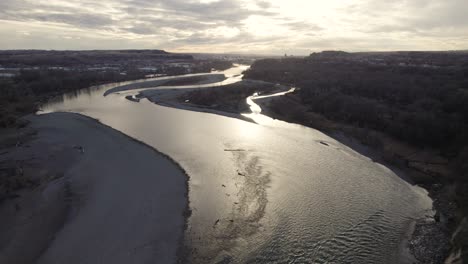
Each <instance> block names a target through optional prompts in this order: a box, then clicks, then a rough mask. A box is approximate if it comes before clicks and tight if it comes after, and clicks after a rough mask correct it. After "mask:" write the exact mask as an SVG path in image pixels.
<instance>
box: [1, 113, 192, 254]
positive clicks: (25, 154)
mask: <svg viewBox="0 0 468 264" xmlns="http://www.w3.org/2000/svg"><path fill="white" fill-rule="evenodd" d="M29 119H30V120H31V124H30V125H29V126H28V128H27V129H29V130H33V131H36V132H37V134H35V136H33V137H32V139H30V140H28V141H26V142H22V143H21V144H17V145H15V146H12V147H10V148H8V149H5V151H3V152H2V155H1V156H0V159H1V160H0V161H2V162H4V161H5V162H6V161H14V162H15V164H21V165H18V166H21V174H22V175H23V174H24V175H29V174H30V175H31V178H33V179H34V180H35V181H36V182H38V184H37V185H35V186H34V187H33V188H25V189H22V190H19V191H18V192H17V195H19V197H17V198H10V199H6V200H4V201H3V202H2V203H1V204H0V215H1V216H2V217H1V218H0V232H1V233H2V236H1V238H0V263H147V262H155V261H157V263H174V262H176V261H177V253H178V252H177V251H178V250H180V249H181V248H180V245H181V243H180V242H181V239H182V237H183V232H184V227H185V224H186V223H185V220H186V216H187V213H188V212H189V210H188V201H187V200H188V198H187V188H188V186H187V176H186V175H185V173H184V171H183V170H182V169H181V168H180V167H179V166H178V165H177V164H175V163H174V162H172V161H171V160H170V159H169V158H167V157H165V156H164V155H162V154H160V153H158V152H156V151H155V150H153V149H151V148H149V147H147V146H146V145H143V144H141V143H139V142H137V141H135V140H133V139H131V138H129V137H127V136H125V135H123V134H122V133H120V132H118V131H115V130H113V129H111V128H109V127H106V126H104V125H101V124H99V123H98V122H96V121H95V120H93V119H90V118H87V117H84V116H80V115H77V114H71V113H54V114H46V115H40V116H32V117H30V118H29ZM15 177H16V176H15ZM24 177H26V176H24Z"/></svg>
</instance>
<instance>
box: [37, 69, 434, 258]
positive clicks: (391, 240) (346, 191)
mask: <svg viewBox="0 0 468 264" xmlns="http://www.w3.org/2000/svg"><path fill="white" fill-rule="evenodd" d="M245 69H246V67H245V66H237V67H235V68H233V69H230V70H228V71H226V72H225V73H226V76H227V77H228V79H227V80H226V81H224V82H223V83H224V84H226V83H232V82H235V81H236V80H237V81H238V80H240V79H241V77H242V76H241V75H239V74H241V72H242V71H243V70H245ZM188 76H190V75H188ZM132 83H138V82H127V83H124V84H127V85H128V84H132ZM124 84H122V83H116V84H110V85H102V86H99V87H95V88H90V89H85V90H81V91H78V92H76V93H74V94H70V95H65V96H63V98H61V99H60V100H56V101H55V102H50V103H49V104H47V105H44V106H43V112H45V113H47V112H56V111H69V112H76V113H80V114H83V115H86V116H90V117H93V118H96V119H98V120H99V121H100V122H102V123H104V124H106V125H109V126H111V127H113V128H115V129H117V130H119V131H122V132H123V133H125V134H127V135H129V136H131V137H133V138H136V139H138V140H141V141H143V142H145V143H146V144H148V145H150V146H152V147H154V148H156V149H158V150H159V151H161V152H163V153H165V154H167V155H169V156H170V157H172V158H173V159H174V160H175V161H177V162H178V163H179V164H180V165H181V166H182V167H183V168H184V169H185V170H186V171H187V173H188V175H189V176H190V181H189V201H190V208H191V210H192V215H191V216H190V218H189V219H188V228H187V230H186V234H185V243H186V245H187V246H188V248H189V249H190V251H189V257H190V258H191V260H192V261H193V262H196V263H217V262H219V261H223V263H229V262H232V263H249V262H250V263H396V262H398V260H399V258H400V249H401V247H400V244H401V241H402V239H403V237H404V235H405V232H406V231H407V228H408V226H409V224H410V222H411V221H412V219H414V218H416V217H419V216H421V215H422V214H423V213H424V212H426V211H427V210H428V209H430V208H431V201H430V199H429V198H428V197H427V194H426V193H425V192H424V191H423V190H422V189H420V188H418V187H414V186H411V185H410V184H408V183H407V182H405V181H403V180H402V179H401V178H399V177H398V176H397V175H395V173H393V172H392V171H391V170H390V169H388V168H386V167H384V166H382V165H380V164H378V163H375V162H373V161H372V160H371V159H369V158H367V157H364V156H362V155H360V154H358V153H357V152H355V151H353V150H352V149H350V148H348V147H346V146H344V145H342V144H341V143H339V142H337V141H336V140H334V139H332V138H330V137H328V136H327V135H325V134H323V133H321V132H319V131H317V130H314V129H311V128H307V127H304V126H300V125H296V124H289V123H286V122H281V121H276V120H272V119H268V118H267V117H265V116H262V115H261V114H260V111H257V113H254V114H252V115H256V116H253V117H252V118H253V119H254V120H257V124H255V123H252V122H246V121H243V120H240V119H236V118H229V117H225V116H221V115H215V114H210V113H202V112H193V111H187V110H181V109H175V108H169V107H163V106H159V105H156V104H153V103H151V102H149V101H148V100H146V99H143V100H141V101H140V102H139V103H136V102H132V101H129V100H127V99H125V96H127V95H132V94H135V91H123V92H119V93H112V94H109V95H107V96H103V94H104V93H105V91H107V90H109V89H111V88H115V87H118V86H122V85H124ZM186 87H191V88H193V87H194V86H184V87H176V88H186ZM202 87H204V86H202ZM168 88H174V87H163V88H162V89H168ZM220 89H222V88H220ZM256 118H257V119H256ZM265 119H268V122H266V121H265V122H262V121H261V120H265ZM155 173H157V172H155Z"/></svg>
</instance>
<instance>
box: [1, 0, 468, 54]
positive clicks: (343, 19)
mask: <svg viewBox="0 0 468 264" xmlns="http://www.w3.org/2000/svg"><path fill="white" fill-rule="evenodd" d="M0 36H1V38H0V49H129V48H132V49H133V48H135V49H143V48H150V49H151V48H155V49H165V50H168V51H175V52H243V53H263V54H283V53H288V54H308V53H310V52H312V51H320V50H329V49H340V50H347V51H363V50H382V51H384V50H455V49H468V0H271V1H262V0H112V1H111V0H0Z"/></svg>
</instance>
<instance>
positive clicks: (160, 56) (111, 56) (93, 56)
mask: <svg viewBox="0 0 468 264" xmlns="http://www.w3.org/2000/svg"><path fill="white" fill-rule="evenodd" d="M167 60H193V56H192V55H189V54H177V53H169V52H166V51H164V50H86V51H72V50H66V51H56V50H4V51H0V65H2V66H10V67H11V66H31V67H34V66H38V67H40V66H50V65H57V66H79V65H96V64H119V65H121V64H131V63H132V62H136V61H138V62H139V63H141V62H142V61H143V62H144V61H151V62H157V61H167Z"/></svg>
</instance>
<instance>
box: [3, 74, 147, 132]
mask: <svg viewBox="0 0 468 264" xmlns="http://www.w3.org/2000/svg"><path fill="white" fill-rule="evenodd" d="M140 78H144V74H143V73H140V72H128V73H127V75H121V74H119V73H118V72H95V71H82V72H76V71H74V72H70V71H63V70H23V71H21V72H20V74H19V75H18V76H16V77H14V78H13V79H0V105H1V108H0V127H9V126H14V125H15V124H16V121H17V119H18V117H19V116H21V115H24V114H27V113H32V112H34V111H35V110H36V107H37V105H38V103H39V102H40V101H43V100H46V99H47V98H48V97H51V96H55V95H59V94H62V93H66V92H70V91H74V90H78V89H82V88H87V87H90V86H92V85H96V84H102V83H105V82H119V81H126V80H133V79H140Z"/></svg>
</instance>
